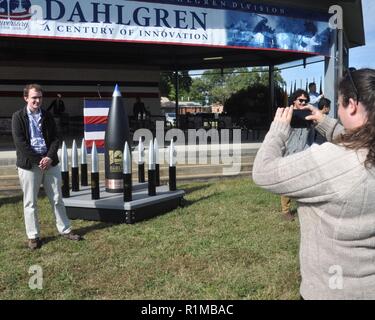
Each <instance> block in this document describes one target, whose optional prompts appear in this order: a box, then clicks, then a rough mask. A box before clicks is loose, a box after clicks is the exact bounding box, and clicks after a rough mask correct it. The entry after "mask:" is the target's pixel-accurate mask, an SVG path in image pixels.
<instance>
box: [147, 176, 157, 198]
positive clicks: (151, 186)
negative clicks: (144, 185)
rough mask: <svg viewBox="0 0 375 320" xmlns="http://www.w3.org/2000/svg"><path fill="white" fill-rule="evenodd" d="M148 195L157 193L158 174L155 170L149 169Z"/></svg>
mask: <svg viewBox="0 0 375 320" xmlns="http://www.w3.org/2000/svg"><path fill="white" fill-rule="evenodd" d="M148 195H149V196H155V195H156V175H155V170H148Z"/></svg>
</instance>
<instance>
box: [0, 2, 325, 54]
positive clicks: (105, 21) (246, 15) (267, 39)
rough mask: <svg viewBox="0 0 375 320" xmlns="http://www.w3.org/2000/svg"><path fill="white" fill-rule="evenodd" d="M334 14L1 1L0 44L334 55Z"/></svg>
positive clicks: (223, 6) (238, 6)
mask: <svg viewBox="0 0 375 320" xmlns="http://www.w3.org/2000/svg"><path fill="white" fill-rule="evenodd" d="M329 18H330V16H329V14H328V13H324V12H323V13H322V12H315V11H311V10H309V11H307V12H306V11H304V10H301V9H296V8H287V7H279V6H274V5H267V4H251V3H249V2H245V1H241V0H238V1H236V0H230V1H219V0H176V1H172V0H160V1H134V0H106V1H100V0H97V1H95V2H93V1H83V0H81V1H72V0H65V1H64V0H0V36H16V37H35V38H60V39H77V40H100V41H125V42H142V43H159V44H181V45H194V46H220V47H232V48H233V47H235V48H251V49H271V50H288V51H298V52H308V53H314V54H321V55H329V48H330V43H331V38H332V33H331V31H332V30H331V29H330V28H329V24H328V21H329Z"/></svg>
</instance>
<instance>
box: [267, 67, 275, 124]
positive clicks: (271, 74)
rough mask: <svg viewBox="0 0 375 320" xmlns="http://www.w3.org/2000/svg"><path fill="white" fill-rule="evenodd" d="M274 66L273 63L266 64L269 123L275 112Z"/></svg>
mask: <svg viewBox="0 0 375 320" xmlns="http://www.w3.org/2000/svg"><path fill="white" fill-rule="evenodd" d="M274 71H275V67H274V65H270V66H268V89H269V100H268V117H269V123H270V124H271V122H272V120H273V118H274V113H275V73H274Z"/></svg>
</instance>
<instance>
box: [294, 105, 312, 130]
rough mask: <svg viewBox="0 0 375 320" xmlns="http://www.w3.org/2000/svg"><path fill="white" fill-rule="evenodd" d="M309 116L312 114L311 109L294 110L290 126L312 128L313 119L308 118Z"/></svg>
mask: <svg viewBox="0 0 375 320" xmlns="http://www.w3.org/2000/svg"><path fill="white" fill-rule="evenodd" d="M307 116H311V111H310V110H307V109H295V110H293V116H292V121H291V122H290V126H291V127H292V128H310V127H311V125H312V124H313V122H312V120H306V119H305V118H306V117H307Z"/></svg>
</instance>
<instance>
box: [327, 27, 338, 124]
mask: <svg viewBox="0 0 375 320" xmlns="http://www.w3.org/2000/svg"><path fill="white" fill-rule="evenodd" d="M333 39H334V40H333V41H332V44H331V51H330V56H329V57H326V58H325V62H324V96H325V97H326V98H328V99H329V100H331V110H330V112H329V115H330V116H331V117H334V118H337V106H336V101H337V87H338V56H337V30H333Z"/></svg>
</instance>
